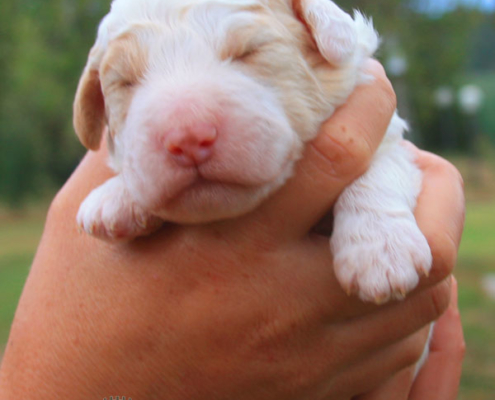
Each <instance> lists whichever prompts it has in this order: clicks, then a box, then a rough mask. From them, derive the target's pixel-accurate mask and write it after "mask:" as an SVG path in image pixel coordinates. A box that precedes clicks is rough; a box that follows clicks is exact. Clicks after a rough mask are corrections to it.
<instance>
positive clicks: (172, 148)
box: [168, 144, 184, 156]
mask: <svg viewBox="0 0 495 400" xmlns="http://www.w3.org/2000/svg"><path fill="white" fill-rule="evenodd" d="M168 151H169V152H170V153H171V154H173V155H174V156H181V155H183V154H184V150H182V149H181V148H180V147H178V146H175V145H173V144H171V145H169V146H168Z"/></svg>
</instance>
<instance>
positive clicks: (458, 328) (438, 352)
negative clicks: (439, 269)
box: [353, 279, 466, 400]
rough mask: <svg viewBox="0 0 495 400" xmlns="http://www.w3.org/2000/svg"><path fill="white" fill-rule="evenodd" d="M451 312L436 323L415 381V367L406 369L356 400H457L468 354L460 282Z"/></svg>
mask: <svg viewBox="0 0 495 400" xmlns="http://www.w3.org/2000/svg"><path fill="white" fill-rule="evenodd" d="M451 288H452V297H451V301H450V306H449V308H448V309H447V311H446V312H445V313H444V314H443V315H442V316H441V317H440V319H439V320H438V321H437V322H436V323H435V329H434V331H433V337H432V339H431V342H430V344H429V347H430V354H429V356H428V359H427V361H426V364H425V365H424V366H423V367H422V368H421V370H420V372H419V374H418V376H417V377H416V378H415V376H414V375H415V369H416V368H415V366H412V367H409V368H406V369H404V370H402V371H400V372H399V373H397V374H396V375H395V376H393V377H392V378H390V379H389V380H388V381H387V382H385V383H384V384H383V385H381V386H380V387H379V388H377V389H375V390H373V391H372V392H369V393H367V394H365V395H362V396H358V397H355V398H354V399H353V400H406V399H407V400H440V399H441V400H455V399H457V393H458V391H459V383H460V380H461V372H462V361H463V359H464V353H465V351H466V344H465V342H464V335H463V331H462V324H461V318H460V314H459V309H458V305H457V281H456V280H455V279H453V280H452V287H451Z"/></svg>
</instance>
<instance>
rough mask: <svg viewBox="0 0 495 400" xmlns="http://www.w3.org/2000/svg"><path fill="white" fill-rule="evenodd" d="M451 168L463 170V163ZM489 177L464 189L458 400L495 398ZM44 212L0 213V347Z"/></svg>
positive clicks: (494, 245) (494, 255)
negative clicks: (487, 287)
mask: <svg viewBox="0 0 495 400" xmlns="http://www.w3.org/2000/svg"><path fill="white" fill-rule="evenodd" d="M455 163H456V164H458V165H459V166H460V169H461V171H462V170H463V169H464V165H463V162H462V160H456V161H455ZM489 169H491V167H490V168H489ZM493 170H495V168H494V169H493ZM488 175H489V176H488V179H487V180H486V182H485V183H482V184H481V185H480V184H479V182H478V184H477V185H476V187H471V186H470V185H467V198H468V207H467V218H466V228H465V233H464V237H463V241H462V245H461V249H460V253H459V262H458V266H457V270H456V276H457V278H458V281H459V304H460V309H461V314H462V318H463V325H464V332H465V337H466V342H467V354H466V359H465V363H464V370H463V377H462V383H461V391H460V395H459V400H493V398H494V393H495V341H494V340H493V337H494V335H495V299H492V298H490V297H489V296H488V295H487V294H486V293H485V292H484V290H483V288H482V285H481V282H482V279H483V277H484V276H485V275H486V274H488V273H495V185H494V182H495V180H493V179H492V177H493V176H492V174H491V173H489V174H488ZM490 182H491V183H490ZM490 185H492V186H493V187H490ZM480 199H481V200H480ZM45 212H46V207H41V210H38V212H35V211H31V212H28V213H27V214H26V215H23V216H22V217H12V216H9V215H6V214H5V213H2V212H1V211H0V344H1V343H5V342H6V339H7V336H8V331H9V327H10V324H11V321H12V318H13V316H14V312H15V308H16V305H17V302H18V299H19V296H20V294H21V290H22V285H23V282H24V280H25V278H26V276H27V274H28V271H29V266H30V264H31V261H32V258H33V256H34V253H35V250H36V246H37V243H38V241H39V238H40V235H41V232H42V229H43V222H44V215H45ZM1 347H2V346H1V345H0V348H1Z"/></svg>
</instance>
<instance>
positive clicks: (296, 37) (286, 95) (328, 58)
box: [74, 0, 432, 302]
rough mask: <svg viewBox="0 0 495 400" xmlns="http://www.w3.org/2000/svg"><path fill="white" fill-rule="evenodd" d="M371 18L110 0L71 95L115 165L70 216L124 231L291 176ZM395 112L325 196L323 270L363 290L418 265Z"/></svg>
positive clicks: (210, 216) (350, 84)
mask: <svg viewBox="0 0 495 400" xmlns="http://www.w3.org/2000/svg"><path fill="white" fill-rule="evenodd" d="M377 46H378V37H377V34H376V33H375V31H374V29H373V27H372V24H371V22H370V21H368V20H366V19H365V18H364V17H363V16H362V15H361V14H359V13H355V14H354V18H352V17H351V16H350V15H348V14H346V13H344V12H343V11H342V10H341V9H339V8H338V7H337V6H336V5H335V4H334V3H333V2H331V1H330V0H114V2H113V4H112V9H111V11H110V13H109V14H108V15H107V16H106V17H105V19H104V20H103V21H102V23H101V25H100V28H99V31H98V38H97V41H96V44H95V46H94V47H93V49H92V50H91V53H90V56H89V60H88V64H87V66H86V69H85V70H84V74H83V76H82V78H81V81H80V84H79V88H78V92H77V95H76V100H75V104H74V113H75V115H74V122H75V128H76V132H77V134H78V136H79V138H80V139H81V141H82V143H83V144H84V145H85V146H86V147H88V148H89V149H92V150H96V149H97V148H98V146H99V143H100V139H101V135H102V132H103V131H104V127H105V126H107V127H108V140H109V149H110V153H111V166H112V168H113V169H114V171H115V172H116V173H117V175H116V177H114V178H112V179H110V180H109V181H107V182H106V183H105V184H103V185H102V186H100V187H99V188H97V189H95V190H94V191H93V192H92V193H91V194H90V195H89V196H88V197H87V198H86V200H85V201H84V202H83V204H82V205H81V208H80V210H79V214H78V216H77V221H78V224H79V225H80V226H81V227H82V229H84V230H85V231H86V232H88V233H90V234H93V235H95V236H97V237H100V238H104V239H115V240H116V239H131V238H134V237H136V236H139V235H145V234H148V233H150V232H151V231H153V230H155V229H157V228H158V227H159V226H160V224H161V223H162V221H163V220H167V221H173V222H177V223H193V224H196V223H204V222H208V221H213V220H218V219H224V218H232V217H236V216H238V215H241V214H244V213H247V212H249V211H250V210H252V209H254V208H255V207H256V206H258V205H259V204H260V202H262V201H263V200H264V199H265V198H266V197H267V196H269V195H270V194H271V193H273V192H274V191H275V190H277V189H279V188H280V187H281V186H282V185H283V184H284V182H285V181H286V180H287V179H288V178H289V177H290V176H291V174H292V171H293V169H294V164H295V162H296V161H297V160H298V159H299V158H300V156H301V154H302V148H303V146H304V143H305V142H307V141H309V140H311V139H313V138H314V137H315V136H316V134H317V132H318V129H319V127H320V125H321V123H322V122H323V121H324V120H326V119H327V118H329V117H330V116H331V115H332V113H333V112H334V110H335V108H336V107H338V106H339V105H341V104H343V103H344V102H345V100H346V99H347V97H348V96H349V94H350V93H351V92H352V91H353V89H354V88H355V87H356V85H358V84H360V83H364V82H365V81H366V79H369V78H367V77H366V75H365V73H364V72H363V70H362V68H363V64H364V61H365V60H366V59H367V58H368V57H370V56H371V55H372V54H373V53H374V51H375V50H376V48H377ZM405 128H406V124H405V123H404V122H403V121H402V120H401V119H400V118H399V117H398V116H395V117H394V118H393V120H392V122H391V124H390V127H389V129H388V132H387V134H386V137H385V139H384V141H383V143H382V145H381V147H380V148H379V150H378V152H377V153H376V155H375V157H374V160H373V163H372V165H371V167H370V169H369V171H368V172H367V173H366V174H365V175H364V176H362V177H361V178H359V179H358V180H357V181H356V182H354V183H353V184H352V185H351V186H350V187H348V188H347V189H346V190H345V191H344V193H343V194H342V195H341V197H340V199H339V201H338V202H337V204H336V206H335V221H334V230H333V235H332V239H331V248H332V251H333V255H334V267H335V272H336V275H337V277H338V279H339V280H340V282H341V284H342V286H343V287H344V288H345V290H346V291H347V292H349V293H351V292H355V293H358V294H359V296H360V297H361V299H363V300H365V301H375V302H384V301H387V300H389V299H392V298H394V299H400V298H403V297H404V296H405V294H406V293H407V292H408V291H410V290H411V289H413V288H414V287H415V286H416V285H417V283H418V280H419V276H420V275H421V274H427V273H428V272H429V269H430V266H431V262H432V260H431V253H430V249H429V247H428V244H427V241H426V240H425V238H424V236H423V235H422V233H421V232H420V230H419V229H418V227H417V225H416V222H415V219H414V216H413V210H414V208H415V206H416V197H417V195H418V193H419V190H420V187H421V174H420V171H419V170H418V168H417V167H416V166H415V165H414V163H413V161H412V155H411V154H409V152H408V150H406V149H405V148H404V147H403V146H401V144H400V142H401V139H402V134H403V132H404V130H405Z"/></svg>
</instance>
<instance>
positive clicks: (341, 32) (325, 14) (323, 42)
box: [293, 0, 357, 65]
mask: <svg viewBox="0 0 495 400" xmlns="http://www.w3.org/2000/svg"><path fill="white" fill-rule="evenodd" d="M293 7H294V11H295V13H296V15H297V16H298V17H299V18H300V19H301V20H302V21H303V22H304V23H305V24H306V26H307V27H308V29H309V30H310V32H311V34H312V36H313V38H314V40H315V42H316V45H317V46H318V50H319V51H320V53H321V55H322V56H323V57H324V58H325V59H326V60H327V61H328V62H329V63H331V64H333V65H341V64H343V63H345V62H346V61H348V60H349V58H350V57H351V56H352V54H353V53H354V50H355V49H356V46H357V30H356V24H355V21H354V20H353V19H352V18H351V16H350V15H349V14H347V13H346V12H344V11H343V10H341V9H340V8H339V7H338V6H337V5H336V4H335V3H334V2H333V1H331V0H293Z"/></svg>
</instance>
